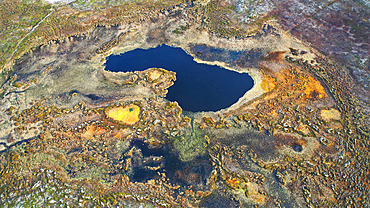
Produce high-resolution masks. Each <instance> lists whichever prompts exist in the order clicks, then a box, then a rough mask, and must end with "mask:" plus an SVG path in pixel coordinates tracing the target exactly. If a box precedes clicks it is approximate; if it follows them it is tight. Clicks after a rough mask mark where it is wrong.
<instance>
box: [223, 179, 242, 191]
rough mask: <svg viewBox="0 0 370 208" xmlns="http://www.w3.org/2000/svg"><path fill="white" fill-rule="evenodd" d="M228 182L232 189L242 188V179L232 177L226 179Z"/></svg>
mask: <svg viewBox="0 0 370 208" xmlns="http://www.w3.org/2000/svg"><path fill="white" fill-rule="evenodd" d="M226 183H227V184H228V185H229V186H230V187H231V188H232V189H240V188H241V187H240V180H239V179H237V178H230V179H227V180H226Z"/></svg>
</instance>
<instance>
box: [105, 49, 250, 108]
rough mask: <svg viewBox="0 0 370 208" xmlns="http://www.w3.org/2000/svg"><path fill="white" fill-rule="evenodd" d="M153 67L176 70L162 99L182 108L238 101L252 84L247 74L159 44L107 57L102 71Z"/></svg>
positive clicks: (224, 105)
mask: <svg viewBox="0 0 370 208" xmlns="http://www.w3.org/2000/svg"><path fill="white" fill-rule="evenodd" d="M152 67H157V68H163V69H166V70H169V71H174V72H176V78H177V80H176V81H175V84H174V85H173V86H171V87H170V88H169V89H168V94H167V96H166V99H168V100H170V101H177V102H178V103H179V105H180V106H181V107H182V109H183V110H185V111H192V112H199V111H217V110H221V109H224V108H227V107H229V106H231V105H232V104H234V103H235V102H237V101H238V99H239V98H240V97H242V96H243V95H244V94H245V93H246V92H247V91H248V90H250V89H251V88H252V87H253V84H254V82H253V79H252V77H251V76H250V75H249V74H247V73H237V72H234V71H230V70H227V69H224V68H222V67H219V66H213V65H208V64H201V63H197V62H195V61H194V60H193V57H192V56H190V55H189V54H187V53H186V52H185V51H184V50H182V49H181V48H174V47H170V46H167V45H161V46H158V47H156V48H151V49H148V50H144V49H135V50H133V51H129V52H126V53H123V54H120V55H111V56H109V57H108V58H107V62H106V70H107V71H112V72H129V71H142V70H145V69H148V68H152Z"/></svg>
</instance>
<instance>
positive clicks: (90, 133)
mask: <svg viewBox="0 0 370 208" xmlns="http://www.w3.org/2000/svg"><path fill="white" fill-rule="evenodd" d="M95 130H96V127H95V126H90V127H89V128H88V129H87V131H86V132H85V133H83V134H82V135H81V137H82V138H85V139H91V138H93V137H94V135H95Z"/></svg>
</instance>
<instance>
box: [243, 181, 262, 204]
mask: <svg viewBox="0 0 370 208" xmlns="http://www.w3.org/2000/svg"><path fill="white" fill-rule="evenodd" d="M246 186H247V190H246V195H247V196H248V198H250V199H252V200H253V201H254V202H257V203H264V202H265V201H266V196H265V195H264V194H262V193H263V190H262V187H259V186H258V185H257V184H256V183H251V182H248V183H247V184H246Z"/></svg>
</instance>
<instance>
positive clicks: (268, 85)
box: [261, 75, 276, 92]
mask: <svg viewBox="0 0 370 208" xmlns="http://www.w3.org/2000/svg"><path fill="white" fill-rule="evenodd" d="M275 82H276V79H275V78H273V77H272V76H269V75H265V76H264V78H263V80H262V82H261V88H262V89H263V90H264V91H266V92H269V91H271V90H273V89H274V88H275V86H276V85H275Z"/></svg>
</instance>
